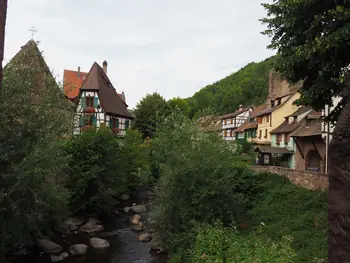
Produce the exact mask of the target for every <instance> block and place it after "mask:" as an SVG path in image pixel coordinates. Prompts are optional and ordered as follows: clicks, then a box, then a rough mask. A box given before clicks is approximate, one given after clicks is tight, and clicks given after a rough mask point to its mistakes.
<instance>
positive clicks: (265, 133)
mask: <svg viewBox="0 0 350 263" xmlns="http://www.w3.org/2000/svg"><path fill="white" fill-rule="evenodd" d="M264 138H265V139H266V138H267V129H265V136H264Z"/></svg>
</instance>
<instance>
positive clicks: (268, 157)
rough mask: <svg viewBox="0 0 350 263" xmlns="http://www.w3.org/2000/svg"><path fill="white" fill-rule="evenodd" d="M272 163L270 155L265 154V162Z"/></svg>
mask: <svg viewBox="0 0 350 263" xmlns="http://www.w3.org/2000/svg"><path fill="white" fill-rule="evenodd" d="M269 163H270V155H268V154H264V164H269Z"/></svg>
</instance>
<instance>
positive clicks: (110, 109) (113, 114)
mask: <svg viewBox="0 0 350 263" xmlns="http://www.w3.org/2000/svg"><path fill="white" fill-rule="evenodd" d="M73 95H74V94H73ZM71 97H73V96H71ZM74 101H75V104H76V105H77V107H76V116H75V126H74V132H73V134H75V135H78V134H80V133H81V131H83V130H84V129H88V128H90V127H92V126H96V127H101V126H107V127H111V129H112V131H113V132H114V133H115V134H116V135H118V136H123V135H124V134H125V131H126V130H128V129H129V128H130V124H131V121H132V120H133V116H132V115H131V114H130V112H129V111H128V109H127V107H128V105H127V104H126V103H125V101H124V100H123V99H122V98H121V97H120V95H118V93H117V91H116V90H115V89H114V87H113V85H112V83H111V81H110V80H109V78H108V76H107V62H106V61H104V62H103V68H101V67H100V65H98V64H97V63H96V62H95V63H94V64H93V65H92V67H91V69H90V71H89V73H88V74H87V75H86V77H85V80H84V82H83V85H82V86H81V88H80V89H79V95H78V97H77V98H76V99H74Z"/></svg>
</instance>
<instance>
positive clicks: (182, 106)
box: [168, 97, 190, 117]
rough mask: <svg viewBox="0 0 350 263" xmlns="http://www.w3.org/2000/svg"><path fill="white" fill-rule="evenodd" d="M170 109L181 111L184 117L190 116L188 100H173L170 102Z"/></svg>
mask: <svg viewBox="0 0 350 263" xmlns="http://www.w3.org/2000/svg"><path fill="white" fill-rule="evenodd" d="M168 104H169V107H170V109H171V110H175V109H177V110H179V111H180V112H181V113H182V114H183V115H184V116H186V117H189V115H190V107H189V106H188V103H187V101H186V100H184V99H181V98H179V97H177V98H173V99H171V100H169V101H168Z"/></svg>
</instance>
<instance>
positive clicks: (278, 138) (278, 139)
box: [276, 133, 282, 144]
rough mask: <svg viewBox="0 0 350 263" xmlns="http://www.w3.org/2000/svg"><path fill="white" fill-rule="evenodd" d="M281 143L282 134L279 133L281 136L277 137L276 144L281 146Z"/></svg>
mask: <svg viewBox="0 0 350 263" xmlns="http://www.w3.org/2000/svg"><path fill="white" fill-rule="evenodd" d="M281 141H282V134H280V133H279V134H277V135H276V143H277V144H280V143H281Z"/></svg>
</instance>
